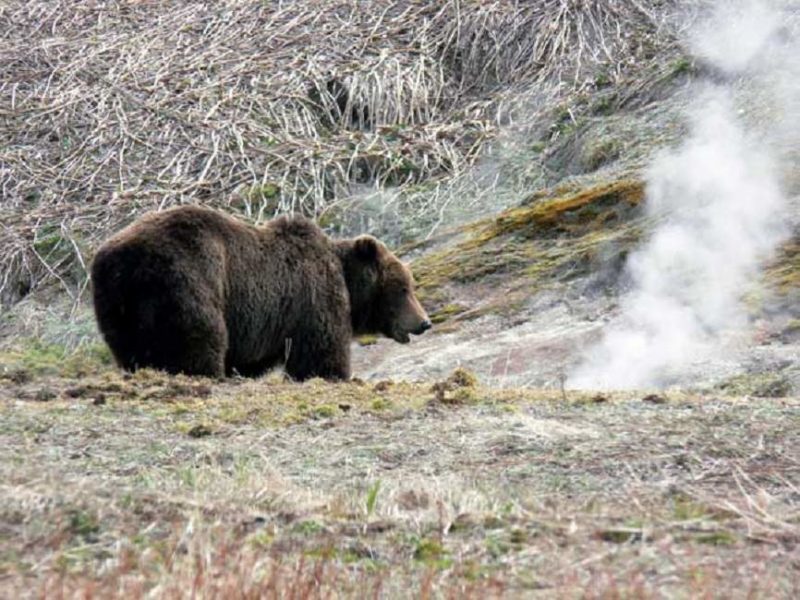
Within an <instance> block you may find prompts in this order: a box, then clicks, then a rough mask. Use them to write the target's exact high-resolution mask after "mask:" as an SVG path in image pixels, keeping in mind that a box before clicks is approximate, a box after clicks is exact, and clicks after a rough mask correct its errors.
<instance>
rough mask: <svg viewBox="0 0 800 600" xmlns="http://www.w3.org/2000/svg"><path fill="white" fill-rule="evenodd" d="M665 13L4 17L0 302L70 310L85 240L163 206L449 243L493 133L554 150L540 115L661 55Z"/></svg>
mask: <svg viewBox="0 0 800 600" xmlns="http://www.w3.org/2000/svg"><path fill="white" fill-rule="evenodd" d="M669 4H670V3H666V4H665V6H660V7H659V8H658V9H656V8H655V7H653V6H651V5H649V4H647V3H640V2H638V1H636V0H613V1H611V2H602V3H601V2H591V3H586V2H578V1H572V0H548V1H546V2H537V3H529V4H519V3H510V2H504V1H494V2H488V3H486V2H453V1H448V2H444V3H440V4H435V5H434V4H431V3H425V2H412V3H409V2H397V1H394V0H374V1H370V2H368V3H366V4H365V3H358V4H356V3H353V2H349V1H344V0H342V1H338V2H325V3H315V2H314V3H309V2H281V3H271V2H217V3H212V4H198V3H189V2H184V1H179V0H176V1H173V2H129V1H125V0H118V1H115V2H109V3H103V4H102V5H94V4H88V5H87V4H86V3H83V2H76V1H75V0H59V1H58V2H55V3H53V2H28V1H27V0H26V1H22V0H19V1H16V0H15V1H11V2H6V3H4V4H3V6H2V7H0V40H2V43H1V44H0V65H2V66H0V138H2V139H3V144H2V145H0V190H2V206H0V248H2V250H1V251H0V297H1V298H2V300H3V302H4V303H8V302H13V301H15V300H17V299H19V298H21V297H23V296H25V295H26V294H28V293H30V292H31V291H32V290H35V289H37V288H40V287H41V286H42V285H44V284H46V283H53V282H58V283H60V284H61V287H62V289H63V291H65V292H67V293H69V294H71V295H72V297H73V299H74V300H75V301H79V300H81V299H82V297H83V293H84V291H85V285H86V264H87V263H88V261H89V260H90V256H91V251H92V248H93V247H94V246H95V245H96V244H97V242H98V240H99V239H100V238H102V237H103V236H105V235H106V234H107V233H108V232H109V231H110V230H112V229H114V228H116V227H118V226H119V225H120V224H121V223H124V222H126V221H129V220H130V219H132V218H133V217H134V216H135V215H137V214H139V213H140V212H142V211H145V210H148V209H153V208H163V207H165V206H168V205H171V204H175V203H181V202H202V203H206V204H212V205H216V206H221V207H224V208H226V209H227V210H232V211H236V212H240V213H242V214H244V215H245V216H246V217H247V218H251V219H254V220H261V219H264V218H267V217H269V216H271V215H273V214H275V213H277V212H304V213H306V214H310V215H313V216H315V217H317V218H319V219H320V221H321V222H322V223H323V224H326V225H327V226H328V227H330V228H331V229H333V230H336V229H339V230H353V229H365V228H369V229H372V230H381V228H387V227H388V228H389V229H390V230H391V234H392V235H393V236H395V237H396V238H400V239H403V238H404V237H407V236H408V235H409V232H408V231H406V233H403V232H402V231H400V230H401V229H402V228H403V227H409V223H414V227H413V228H412V229H413V231H412V232H411V233H414V232H425V231H432V230H434V229H436V227H438V226H439V225H441V224H445V225H446V224H447V223H448V221H450V220H452V219H453V218H455V217H454V215H455V214H456V213H457V212H458V211H461V212H462V213H469V210H468V206H467V205H468V204H469V203H478V205H479V204H480V203H481V202H486V201H487V198H488V197H489V196H490V195H491V194H492V189H493V187H496V186H497V181H496V178H495V182H494V184H491V182H490V179H491V178H486V179H485V180H482V181H481V188H483V189H482V192H483V193H481V194H477V193H473V194H472V195H474V198H473V199H472V200H470V201H469V202H468V203H465V202H464V194H463V191H464V185H466V184H460V183H458V182H459V181H460V178H463V177H464V176H466V174H468V173H469V172H470V167H471V165H473V164H474V163H475V161H476V160H477V159H478V158H479V157H480V156H481V155H482V153H483V151H484V150H485V149H486V148H489V147H490V146H491V142H492V140H493V139H495V137H496V134H497V132H498V131H500V130H499V129H498V127H500V126H503V125H509V124H511V123H513V127H514V128H515V129H517V130H519V129H521V128H533V129H537V130H542V133H543V134H546V135H547V139H550V138H553V139H554V136H555V137H557V136H558V135H560V133H561V132H560V130H558V129H556V130H553V131H552V132H549V131H548V129H547V128H548V127H549V123H550V122H552V118H551V117H549V116H548V117H546V118H545V115H549V113H551V112H552V106H554V105H556V104H558V105H560V106H563V107H564V108H563V109H559V110H561V111H562V112H564V114H565V115H566V116H567V120H568V121H569V122H571V121H574V120H575V118H576V114H577V113H576V111H578V110H579V109H577V108H576V109H574V110H573V109H571V108H570V106H572V105H573V99H575V98H578V97H580V96H581V95H582V94H585V93H586V92H587V91H591V90H596V89H598V88H600V87H605V88H607V87H609V86H611V87H613V86H614V85H615V84H619V85H620V86H622V87H625V86H628V87H630V85H632V82H633V81H634V80H636V79H637V78H638V77H639V76H640V73H644V72H647V71H648V69H649V68H650V67H649V65H654V64H656V63H659V62H663V58H660V59H659V60H658V61H656V60H655V59H654V57H655V56H656V54H657V52H659V51H662V52H666V53H674V52H675V46H676V45H675V42H674V38H673V37H672V33H671V29H670V27H668V26H666V24H665V23H666V21H667V19H668V14H669V11H668V10H667V9H666V7H667V5H669ZM623 84H624V85H623ZM620 89H622V88H620ZM626 89H627V88H626ZM526 90H527V91H528V92H530V91H534V96H533V97H534V100H533V101H529V98H531V96H530V95H529V94H528V92H526ZM520 98H525V100H523V101H522V102H520V101H519V99H520ZM536 98H538V99H539V100H538V101H537V100H536ZM542 99H547V100H552V101H553V104H550V103H549V102H548V103H546V104H545V103H544V102H542ZM609 101H612V100H609ZM559 118H560V117H559ZM368 190H373V192H374V191H376V190H377V191H380V193H381V195H380V197H379V198H378V200H375V199H374V198H372V195H371V194H373V192H367V191H368ZM473 192H474V190H473ZM365 193H366V197H365V195H364V194H365ZM365 198H366V199H365ZM455 209H457V210H455ZM454 211H455V212H454ZM387 219H388V221H386V220H387ZM378 232H379V233H380V232H381V231H378ZM387 235H388V233H387Z"/></svg>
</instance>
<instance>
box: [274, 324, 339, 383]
mask: <svg viewBox="0 0 800 600" xmlns="http://www.w3.org/2000/svg"><path fill="white" fill-rule="evenodd" d="M317 325H319V324H317ZM351 339H352V332H351V330H350V327H349V326H344V325H343V326H338V327H327V328H326V327H314V324H313V323H310V324H308V325H306V326H305V327H303V328H302V329H301V330H300V331H297V332H295V334H294V335H292V337H291V338H288V339H287V343H286V365H285V368H286V373H287V374H288V375H289V376H290V377H291V378H292V379H294V380H295V381H304V380H306V379H311V378H312V377H322V378H323V379H327V380H329V381H341V380H347V379H350V341H351Z"/></svg>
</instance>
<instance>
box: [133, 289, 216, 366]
mask: <svg viewBox="0 0 800 600" xmlns="http://www.w3.org/2000/svg"><path fill="white" fill-rule="evenodd" d="M188 297H189V296H188V294H185V295H184V296H183V297H181V298H180V299H178V298H176V297H174V296H173V295H172V294H166V295H162V296H161V297H160V298H158V300H155V301H152V302H146V303H143V304H142V305H141V306H140V307H139V331H138V335H137V339H136V342H137V343H136V346H137V350H136V353H135V354H136V356H135V359H134V360H135V362H136V366H137V367H139V368H141V367H151V368H154V369H159V370H162V371H166V372H168V373H173V374H177V373H184V374H186V375H202V376H206V377H217V378H221V377H224V376H225V354H226V352H227V349H228V332H227V327H226V325H225V320H224V318H223V316H222V313H221V311H218V310H216V309H215V308H214V307H213V306H212V307H208V306H204V304H203V303H201V302H194V303H191V302H190V303H187V302H186V300H187V298H188Z"/></svg>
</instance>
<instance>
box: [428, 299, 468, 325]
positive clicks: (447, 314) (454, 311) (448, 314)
mask: <svg viewBox="0 0 800 600" xmlns="http://www.w3.org/2000/svg"><path fill="white" fill-rule="evenodd" d="M466 310H467V307H466V306H462V305H461V304H445V305H444V306H442V307H440V308H438V309H436V310H435V311H434V312H432V313H431V314H430V319H431V322H433V323H436V324H438V323H444V322H445V321H447V320H449V319H450V318H452V317H454V316H456V315H460V314H461V313H463V312H465V311H466Z"/></svg>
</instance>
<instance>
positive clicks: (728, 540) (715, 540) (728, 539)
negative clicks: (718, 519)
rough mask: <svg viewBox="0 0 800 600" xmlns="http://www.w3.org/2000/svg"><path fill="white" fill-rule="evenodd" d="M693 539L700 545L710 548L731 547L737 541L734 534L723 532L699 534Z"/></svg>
mask: <svg viewBox="0 0 800 600" xmlns="http://www.w3.org/2000/svg"><path fill="white" fill-rule="evenodd" d="M694 539H695V541H697V542H698V543H700V544H710V545H712V546H732V545H733V544H735V543H736V541H737V540H738V538H737V537H736V535H735V534H733V533H731V532H730V531H724V530H721V531H712V532H709V533H700V534H698V535H697V536H695V538H694Z"/></svg>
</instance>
